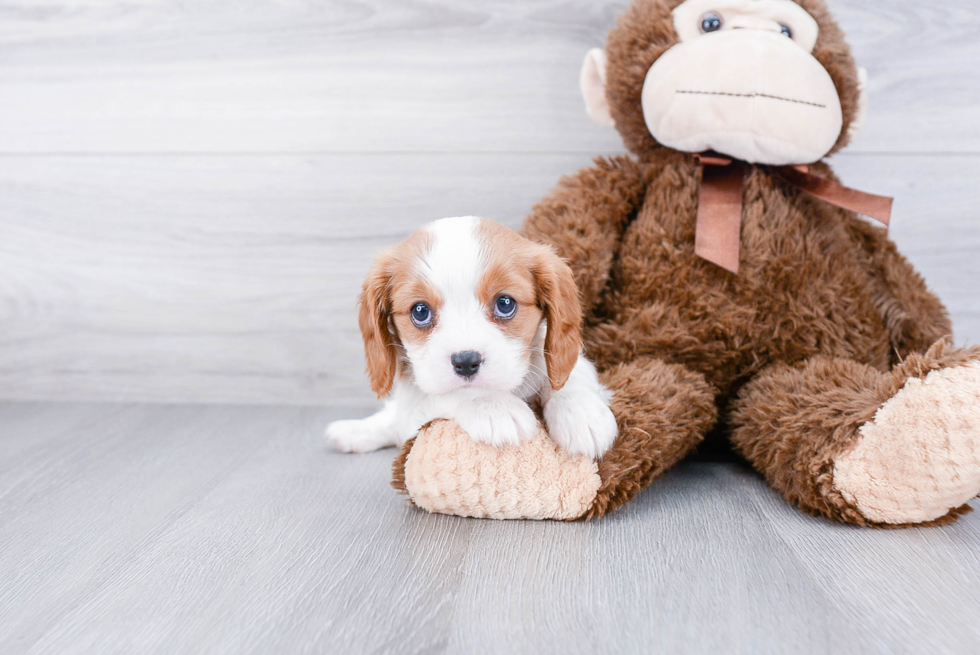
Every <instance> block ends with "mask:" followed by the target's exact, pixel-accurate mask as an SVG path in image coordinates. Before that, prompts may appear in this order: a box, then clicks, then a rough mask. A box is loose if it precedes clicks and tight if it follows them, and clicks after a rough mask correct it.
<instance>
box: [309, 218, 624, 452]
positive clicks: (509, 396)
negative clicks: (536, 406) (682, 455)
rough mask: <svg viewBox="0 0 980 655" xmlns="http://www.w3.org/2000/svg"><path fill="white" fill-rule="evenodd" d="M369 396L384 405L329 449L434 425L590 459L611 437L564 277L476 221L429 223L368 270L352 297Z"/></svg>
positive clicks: (340, 426)
mask: <svg viewBox="0 0 980 655" xmlns="http://www.w3.org/2000/svg"><path fill="white" fill-rule="evenodd" d="M359 322H360V327H361V333H362V335H363V337H364V347H365V351H366V356H367V371H368V375H369V376H370V378H371V388H372V389H373V390H374V392H375V393H377V394H378V397H379V398H385V397H388V400H387V402H386V403H385V405H384V408H383V409H382V410H381V411H380V412H378V413H377V414H374V415H373V416H369V417H368V418H365V419H362V420H348V421H335V422H334V423H331V424H330V425H329V426H328V427H327V437H328V439H329V441H330V443H331V445H332V446H333V447H334V448H335V449H337V450H340V451H343V452H366V451H370V450H375V449H378V448H384V447H387V446H394V445H401V444H403V443H404V442H405V441H406V440H408V439H411V438H412V437H414V436H415V435H416V433H418V431H419V429H420V428H422V427H423V426H424V425H426V424H427V423H429V422H430V421H432V420H435V419H452V420H455V421H456V423H457V424H458V425H459V426H460V427H461V428H462V429H463V430H465V431H466V432H467V433H469V435H470V437H472V438H473V439H475V440H476V441H479V442H485V443H489V444H493V445H497V446H502V445H506V444H517V443H519V442H520V441H521V440H523V439H527V438H530V437H531V436H532V435H533V434H534V433H535V432H536V430H537V418H536V417H535V414H534V412H533V411H532V409H531V407H530V406H529V404H528V403H530V402H533V401H535V400H538V401H540V403H541V406H542V410H543V414H544V420H545V424H546V427H547V430H548V434H549V435H550V436H551V439H553V440H554V441H555V442H556V443H557V444H558V445H559V446H561V447H563V448H565V449H566V450H567V451H569V452H571V453H581V454H584V455H588V456H589V457H591V458H593V459H598V458H599V457H601V456H602V454H603V453H604V452H605V451H606V450H608V449H609V447H610V446H612V444H613V440H614V439H615V438H616V435H617V433H618V428H617V425H616V419H615V417H614V416H613V414H612V411H610V409H609V402H610V400H611V397H612V395H611V393H610V392H609V391H608V390H607V389H606V388H605V387H604V386H603V385H602V384H601V383H600V382H599V380H598V378H597V377H596V371H595V368H594V367H593V366H592V364H591V362H589V361H588V360H587V359H586V358H585V357H584V355H583V354H582V353H581V322H582V316H581V306H580V304H579V299H578V290H577V288H576V286H575V281H574V279H573V278H572V272H571V270H570V269H569V268H568V266H567V265H566V264H565V262H563V261H562V260H561V259H560V258H559V257H558V255H556V254H555V252H554V251H553V250H552V249H551V248H550V247H548V246H545V245H541V244H537V243H534V242H532V241H529V240H528V239H525V238H523V237H521V236H520V235H518V234H517V233H516V232H514V231H513V230H511V229H509V228H506V227H504V226H503V225H500V224H499V223H495V222H493V221H489V220H486V219H482V218H476V217H472V216H468V217H460V218H444V219H442V220H439V221H435V222H434V223H430V224H428V225H426V226H424V227H422V228H421V229H419V230H418V231H417V232H415V233H414V234H412V236H410V237H409V238H408V239H407V240H405V241H404V242H402V243H401V244H399V245H397V246H395V247H394V248H392V249H390V250H388V251H386V252H384V253H383V254H381V256H380V257H379V258H378V259H377V260H376V261H375V263H374V265H373V267H372V268H371V271H370V273H369V274H368V276H367V279H366V280H365V282H364V290H363V292H362V293H361V297H360V319H359Z"/></svg>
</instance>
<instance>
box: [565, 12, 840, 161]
mask: <svg viewBox="0 0 980 655" xmlns="http://www.w3.org/2000/svg"><path fill="white" fill-rule="evenodd" d="M663 11H666V9H664V10H663ZM664 16H666V14H664ZM670 16H671V18H672V22H673V31H674V33H675V34H676V40H674V42H673V43H670V44H665V45H666V47H663V51H662V52H661V53H660V54H659V56H657V57H656V59H655V60H654V61H653V62H652V64H650V65H649V68H648V69H647V70H646V76H645V79H644V80H643V82H642V90H641V91H640V92H639V102H640V106H641V109H642V120H643V122H644V123H645V125H646V129H647V130H649V134H650V135H651V136H652V137H653V138H654V139H655V140H656V141H657V142H658V143H660V144H661V145H664V146H667V147H669V148H674V149H676V150H680V151H683V152H704V151H708V150H714V151H717V152H720V153H723V154H725V155H728V156H730V157H733V158H735V159H741V160H744V161H748V162H751V163H756V164H772V165H785V164H809V163H812V162H815V161H819V160H820V159H822V158H823V157H824V156H825V155H827V154H828V153H829V152H830V151H831V150H832V149H833V148H834V146H835V145H836V144H837V143H838V141H839V140H840V137H841V131H842V129H843V128H844V122H845V121H844V111H843V109H842V105H841V99H840V97H839V96H838V91H837V87H836V86H835V83H834V80H833V79H832V78H831V75H830V74H829V73H828V71H827V69H825V68H824V66H823V65H822V64H821V63H820V61H818V60H817V58H816V57H815V56H814V54H813V53H814V48H815V46H816V45H817V41H818V38H819V36H820V25H819V24H818V22H817V20H815V19H814V17H813V16H811V15H810V14H809V13H808V12H807V11H806V10H805V9H804V8H803V7H801V6H800V4H798V3H797V2H793V1H792V0H685V1H684V2H681V3H680V4H679V5H678V6H676V7H675V8H674V10H673V11H672V12H671V14H670ZM634 43H635V42H634ZM655 45H657V44H655ZM636 47H637V46H636V45H634V48H636ZM637 49H639V48H637ZM590 58H591V59H592V62H591V63H590V60H589V59H587V60H586V67H585V68H584V69H583V77H582V84H583V91H584V92H585V94H586V101H587V104H588V105H589V109H590V114H592V115H593V117H594V118H599V119H600V122H602V118H603V116H605V115H609V119H610V120H607V121H605V122H607V123H609V122H611V115H610V114H609V105H608V99H605V97H604V96H605V55H604V53H596V52H595V51H593V53H590ZM611 63H615V62H611ZM590 73H591V77H590ZM596 79H598V83H599V84H600V85H601V87H602V89H601V93H602V96H603V98H602V99H605V100H606V104H605V106H604V107H603V106H602V103H601V102H600V103H599V105H600V106H599V108H598V109H596V106H595V102H594V101H595V99H596V97H597V95H598V93H599V91H598V90H597V89H596V88H592V89H590V88H589V82H590V80H591V81H592V82H595V80H596ZM634 84H635V83H634ZM593 86H595V85H594V84H593ZM590 92H591V96H592V98H591V99H592V101H593V102H590ZM603 110H605V114H603ZM621 113H622V112H621Z"/></svg>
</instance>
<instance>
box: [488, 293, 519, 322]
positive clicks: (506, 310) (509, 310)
mask: <svg viewBox="0 0 980 655" xmlns="http://www.w3.org/2000/svg"><path fill="white" fill-rule="evenodd" d="M516 313H517V301H516V300H514V299H513V298H511V297H510V296H500V297H499V298H497V302H495V303H494V304H493V315H494V316H496V317H497V318H514V314H516Z"/></svg>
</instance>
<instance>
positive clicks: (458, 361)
mask: <svg viewBox="0 0 980 655" xmlns="http://www.w3.org/2000/svg"><path fill="white" fill-rule="evenodd" d="M449 361H451V362H452V363H453V368H454V369H455V370H456V375H459V376H460V377H464V378H466V379H467V380H468V379H470V378H471V377H473V376H474V375H476V372H477V371H479V370H480V364H482V363H483V357H481V356H480V353H478V352H476V351H475V350H467V351H465V352H461V353H454V354H453V355H452V356H451V357H450V358H449Z"/></svg>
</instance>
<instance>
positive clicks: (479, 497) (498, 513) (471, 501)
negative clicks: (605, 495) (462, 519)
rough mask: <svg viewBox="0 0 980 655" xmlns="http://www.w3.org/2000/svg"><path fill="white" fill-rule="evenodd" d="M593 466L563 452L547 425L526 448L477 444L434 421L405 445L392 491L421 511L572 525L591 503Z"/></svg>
mask: <svg viewBox="0 0 980 655" xmlns="http://www.w3.org/2000/svg"><path fill="white" fill-rule="evenodd" d="M600 482H601V481H600V479H599V474H598V472H597V467H596V464H595V462H593V461H592V460H590V459H589V458H588V457H585V456H572V455H569V454H568V453H566V452H565V451H564V450H562V449H560V448H559V447H558V446H557V445H555V443H554V442H553V441H551V439H549V438H548V436H547V434H546V433H545V431H544V428H541V429H540V430H539V431H538V433H537V435H535V437H534V438H533V439H531V440H529V441H526V442H524V443H522V444H521V445H520V446H507V447H501V448H498V447H494V446H490V445H488V444H483V443H476V442H475V441H473V440H472V439H471V438H470V436H469V435H468V434H466V433H465V432H463V430H461V429H460V428H459V427H458V426H457V425H456V424H455V423H454V422H452V421H435V422H433V423H431V424H430V425H429V426H427V427H426V428H424V429H423V430H422V431H421V432H419V435H418V436H417V437H416V438H415V439H413V440H412V441H409V442H408V443H406V444H405V446H404V448H403V451H402V454H401V455H400V456H399V457H398V458H397V459H396V460H395V464H394V482H393V484H394V486H395V488H397V489H400V490H402V491H404V492H406V493H407V494H408V495H409V497H410V498H411V499H412V502H414V503H415V504H416V505H418V506H419V507H421V508H423V509H425V510H428V511H430V512H436V513H440V514H454V515H456V516H469V517H474V518H487V519H538V520H542V519H552V520H571V519H576V518H579V517H581V516H582V515H583V514H585V513H586V512H587V511H588V510H589V508H590V507H591V506H592V503H593V501H594V500H595V497H596V493H597V492H598V490H599V484H600Z"/></svg>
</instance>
